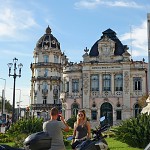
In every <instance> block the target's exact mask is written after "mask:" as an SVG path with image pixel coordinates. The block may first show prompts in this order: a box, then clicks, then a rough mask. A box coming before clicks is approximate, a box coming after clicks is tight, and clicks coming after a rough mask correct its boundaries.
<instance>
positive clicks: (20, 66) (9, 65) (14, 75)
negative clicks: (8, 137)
mask: <svg viewBox="0 0 150 150" xmlns="http://www.w3.org/2000/svg"><path fill="white" fill-rule="evenodd" d="M17 61H18V59H17V58H14V59H13V63H8V64H7V65H8V68H9V77H10V76H12V77H13V78H14V86H13V110H12V123H14V122H15V86H16V77H19V78H20V77H21V68H22V67H23V65H22V64H21V63H20V64H19V65H18V69H19V75H17V74H16V70H17ZM13 65H14V72H13V74H11V67H12V66H13Z"/></svg>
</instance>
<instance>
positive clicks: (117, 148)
mask: <svg viewBox="0 0 150 150" xmlns="http://www.w3.org/2000/svg"><path fill="white" fill-rule="evenodd" d="M106 141H107V142H108V146H109V148H110V150H142V149H139V148H133V147H129V145H127V144H125V143H122V142H120V141H116V140H115V139H113V138H106ZM66 149H67V150H71V147H70V146H67V147H66Z"/></svg>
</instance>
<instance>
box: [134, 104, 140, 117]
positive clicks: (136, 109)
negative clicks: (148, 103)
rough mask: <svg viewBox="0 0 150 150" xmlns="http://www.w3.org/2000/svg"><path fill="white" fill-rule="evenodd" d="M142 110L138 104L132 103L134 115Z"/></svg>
mask: <svg viewBox="0 0 150 150" xmlns="http://www.w3.org/2000/svg"><path fill="white" fill-rule="evenodd" d="M141 111H142V108H141V107H140V106H139V104H135V105H134V117H137V116H138V114H140V113H141Z"/></svg>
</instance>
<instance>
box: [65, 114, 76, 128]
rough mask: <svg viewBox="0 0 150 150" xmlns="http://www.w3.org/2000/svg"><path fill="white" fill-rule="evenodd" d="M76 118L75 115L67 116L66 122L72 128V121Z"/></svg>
mask: <svg viewBox="0 0 150 150" xmlns="http://www.w3.org/2000/svg"><path fill="white" fill-rule="evenodd" d="M76 120H77V117H75V116H72V117H71V118H69V119H68V120H67V124H68V126H70V127H71V128H72V129H73V127H74V122H75V121H76Z"/></svg>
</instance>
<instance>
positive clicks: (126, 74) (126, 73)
mask: <svg viewBox="0 0 150 150" xmlns="http://www.w3.org/2000/svg"><path fill="white" fill-rule="evenodd" d="M124 88H125V90H124V91H125V94H128V93H129V72H127V71H126V72H125V73H124Z"/></svg>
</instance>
